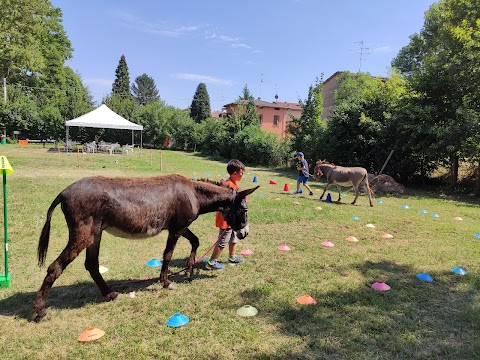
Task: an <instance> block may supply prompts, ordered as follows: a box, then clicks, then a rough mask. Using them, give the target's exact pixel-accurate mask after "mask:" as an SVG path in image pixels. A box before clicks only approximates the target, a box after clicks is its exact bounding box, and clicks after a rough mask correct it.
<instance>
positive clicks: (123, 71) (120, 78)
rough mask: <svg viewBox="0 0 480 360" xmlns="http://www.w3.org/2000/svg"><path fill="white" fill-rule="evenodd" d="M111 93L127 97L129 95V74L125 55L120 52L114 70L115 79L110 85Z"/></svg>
mask: <svg viewBox="0 0 480 360" xmlns="http://www.w3.org/2000/svg"><path fill="white" fill-rule="evenodd" d="M112 95H117V96H119V97H121V98H125V99H128V98H130V97H131V95H130V74H129V72H128V66H127V61H126V60H125V55H123V54H122V56H121V57H120V61H119V62H118V66H117V69H116V70H115V80H114V82H113V85H112Z"/></svg>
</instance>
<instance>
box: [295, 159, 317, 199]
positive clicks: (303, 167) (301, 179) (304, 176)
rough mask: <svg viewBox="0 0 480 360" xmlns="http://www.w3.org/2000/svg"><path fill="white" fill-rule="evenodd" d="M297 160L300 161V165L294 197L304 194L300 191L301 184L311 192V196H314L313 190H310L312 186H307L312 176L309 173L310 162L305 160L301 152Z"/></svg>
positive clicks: (298, 164)
mask: <svg viewBox="0 0 480 360" xmlns="http://www.w3.org/2000/svg"><path fill="white" fill-rule="evenodd" d="M297 159H298V163H297V170H298V179H297V190H295V191H294V192H293V195H296V194H301V193H302V191H301V190H300V184H303V186H305V187H306V188H307V189H308V191H309V192H310V194H309V195H313V191H312V189H310V186H308V184H307V183H308V177H309V176H310V175H309V173H308V162H307V160H305V158H304V156H303V152H301V151H299V152H298V153H297Z"/></svg>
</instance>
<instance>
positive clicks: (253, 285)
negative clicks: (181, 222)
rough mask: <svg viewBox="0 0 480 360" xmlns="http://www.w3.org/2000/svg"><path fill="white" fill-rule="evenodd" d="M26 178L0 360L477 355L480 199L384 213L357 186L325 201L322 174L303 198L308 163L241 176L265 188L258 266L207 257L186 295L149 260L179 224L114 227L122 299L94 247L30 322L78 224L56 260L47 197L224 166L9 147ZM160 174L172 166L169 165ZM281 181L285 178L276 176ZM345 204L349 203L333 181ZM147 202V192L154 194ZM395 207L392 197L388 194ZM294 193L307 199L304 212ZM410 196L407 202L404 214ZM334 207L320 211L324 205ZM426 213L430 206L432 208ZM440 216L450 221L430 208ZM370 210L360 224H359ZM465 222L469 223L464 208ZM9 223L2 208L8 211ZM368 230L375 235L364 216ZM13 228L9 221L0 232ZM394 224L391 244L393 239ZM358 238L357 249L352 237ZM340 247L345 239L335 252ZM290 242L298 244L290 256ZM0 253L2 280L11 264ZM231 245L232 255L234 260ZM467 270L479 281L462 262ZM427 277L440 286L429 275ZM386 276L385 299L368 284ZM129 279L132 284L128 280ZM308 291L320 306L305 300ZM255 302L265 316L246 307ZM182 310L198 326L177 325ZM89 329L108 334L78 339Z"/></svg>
mask: <svg viewBox="0 0 480 360" xmlns="http://www.w3.org/2000/svg"><path fill="white" fill-rule="evenodd" d="M0 155H4V156H7V158H8V160H9V161H10V164H11V165H12V167H13V169H14V170H15V172H14V173H13V174H11V175H8V177H7V182H8V210H9V240H10V244H9V250H10V257H9V264H10V273H11V278H12V285H11V287H10V288H6V289H0V358H1V359H26V358H33V359H75V358H76V359H114V358H115V359H149V358H156V359H211V358H218V359H323V358H326V359H352V358H355V359H392V358H401V359H411V358H415V359H478V358H479V357H480V340H479V339H480V336H479V334H480V296H479V294H480V293H479V290H480V281H479V277H478V274H479V271H480V265H479V264H480V246H479V245H480V239H478V238H476V237H475V234H477V233H480V222H479V220H480V207H479V205H478V203H477V204H476V203H474V202H471V201H469V199H464V200H463V201H462V200H457V199H446V198H442V197H434V196H431V195H425V194H424V193H421V192H420V191H418V190H417V191H413V190H410V193H412V194H416V195H410V196H404V197H394V196H388V197H378V196H375V197H374V207H373V208H370V207H369V206H368V199H367V197H366V196H365V195H361V196H360V197H359V199H358V201H357V205H356V206H352V205H350V202H351V201H352V200H353V193H352V192H350V191H349V190H348V189H344V192H345V194H346V196H345V197H344V199H343V200H342V202H341V203H336V202H334V203H331V204H330V203H325V202H323V201H319V200H318V197H319V194H321V192H320V190H321V189H323V186H324V183H322V182H313V181H312V182H311V183H310V185H311V187H312V189H314V192H315V196H313V197H312V196H308V195H300V196H293V195H290V194H286V193H285V192H284V191H283V188H284V184H286V183H288V184H289V188H290V193H291V192H292V191H293V190H294V188H295V179H296V171H294V170H284V169H280V170H276V169H263V168H262V169H260V168H250V167H248V168H247V170H246V173H245V176H244V178H243V180H242V182H241V183H240V185H241V187H242V189H246V188H250V187H253V186H254V185H256V184H254V183H253V182H252V180H253V177H254V176H255V177H256V178H257V180H258V184H259V185H261V187H260V189H258V190H257V191H256V192H255V193H253V194H252V195H250V196H249V199H248V204H249V219H250V232H251V233H250V236H249V237H248V238H246V239H245V240H243V241H241V242H240V243H239V250H242V249H247V248H248V249H251V250H253V252H254V253H253V254H252V255H248V256H245V263H243V264H241V265H236V266H229V265H228V264H225V265H226V267H225V270H223V271H220V272H212V271H207V270H204V269H203V268H202V264H201V263H200V264H198V265H197V266H196V271H195V278H194V281H193V282H191V283H186V282H184V277H183V276H181V275H179V276H175V277H174V281H175V282H177V283H178V288H177V290H174V291H168V290H164V289H162V288H161V286H160V285H159V284H158V283H156V282H149V281H144V282H137V283H125V282H126V281H128V280H132V279H148V278H152V277H157V276H158V275H159V269H156V268H150V267H147V266H145V263H146V262H147V261H148V260H150V259H151V258H153V257H156V258H159V259H161V257H162V253H163V249H164V247H165V242H166V237H167V233H166V232H163V233H162V234H160V236H157V237H155V238H151V239H147V240H126V239H120V238H115V237H113V236H111V235H109V234H107V233H104V236H103V241H102V246H101V251H100V264H101V265H103V266H106V267H107V268H108V269H109V271H108V272H106V273H105V274H104V275H103V276H104V278H105V279H106V281H107V282H109V283H119V284H117V285H115V286H112V287H113V288H114V289H115V290H117V291H120V292H122V293H124V294H128V293H131V292H135V297H134V298H130V297H128V296H123V298H121V299H119V300H116V301H113V302H107V301H105V300H104V299H103V298H102V296H101V294H100V292H99V290H98V288H97V287H96V285H95V284H94V283H93V280H92V279H91V278H90V275H89V274H88V272H87V271H86V270H85V269H84V265H83V262H84V259H85V257H84V254H80V256H79V257H78V258H77V259H76V260H75V261H74V262H73V263H72V264H71V265H70V266H69V267H68V268H67V269H66V270H65V272H64V273H63V274H62V276H61V277H60V278H59V279H58V280H57V281H56V282H55V284H54V286H53V289H52V292H51V294H50V297H49V299H48V306H49V307H48V309H47V311H48V315H49V316H50V318H51V319H50V320H49V321H44V322H41V323H39V324H36V323H34V322H32V321H31V316H32V313H33V309H32V304H33V301H34V300H35V296H36V292H37V290H38V289H39V288H40V285H41V283H42V281H43V279H44V277H45V275H46V267H47V266H48V264H50V263H51V262H52V261H53V260H54V259H55V258H56V257H57V256H58V255H59V253H60V251H61V250H62V249H63V248H64V247H65V245H66V241H67V226H66V224H65V220H64V218H63V214H62V212H61V210H60V207H58V208H57V209H56V211H55V212H54V215H53V219H52V230H51V236H50V246H49V250H48V255H47V260H46V264H47V266H44V267H42V268H39V267H38V266H37V259H36V249H37V243H38V238H39V235H40V231H41V228H42V226H43V223H44V221H45V216H46V212H47V209H48V207H49V206H50V203H51V202H52V201H53V199H54V198H55V197H56V195H57V194H58V193H59V192H60V191H61V190H63V189H64V188H65V187H66V186H68V185H69V184H71V183H72V182H74V181H76V180H78V179H80V178H82V177H85V176H91V175H102V176H111V177H136V176H154V175H159V174H171V173H180V174H182V175H184V176H186V177H188V178H205V177H208V178H211V179H214V180H220V179H221V178H222V177H226V176H228V175H227V173H226V163H224V162H217V161H212V160H208V159H205V158H203V157H201V156H198V155H197V154H191V153H183V152H173V151H162V152H160V151H158V150H143V152H142V153H141V154H140V152H139V151H135V153H133V154H131V155H117V154H116V155H108V154H88V155H87V154H85V155H83V154H77V153H73V154H65V153H58V152H55V151H54V150H53V149H48V148H47V149H44V148H42V147H41V146H34V145H29V146H27V147H20V146H16V145H1V146H0ZM160 167H161V169H160ZM270 179H275V180H276V182H277V185H271V184H269V181H270ZM331 194H332V198H333V199H334V200H335V199H336V194H335V191H334V190H333V189H332V192H331ZM146 196H148V194H146ZM377 200H382V201H383V203H381V204H380V203H378V202H377ZM295 201H297V202H298V203H299V204H298V205H295V204H294V202H295ZM402 205H408V206H409V209H404V208H402ZM318 207H321V209H318ZM422 209H425V210H427V213H425V214H422V213H420V212H419V210H422ZM434 213H436V214H438V215H439V217H438V218H434V217H432V214H434ZM353 216H358V217H359V219H360V220H357V221H354V220H352V217H353ZM457 216H459V217H462V218H463V221H456V220H454V219H453V218H454V217H457ZM214 219H215V215H214V214H206V215H202V216H201V217H200V218H199V219H197V220H196V221H195V222H194V223H193V224H192V226H191V227H190V229H191V230H192V231H193V232H194V233H195V234H196V235H197V236H198V237H199V238H200V248H199V251H198V256H200V255H202V254H204V252H205V251H206V250H207V249H208V248H209V247H210V245H211V244H212V243H213V242H214V241H215V238H216V236H217V230H216V229H215V228H214V223H215V220H214ZM1 221H2V225H3V217H2V219H1ZM368 223H371V224H373V225H375V228H368V227H366V226H365V225H366V224H368ZM2 229H3V226H2ZM384 233H390V234H392V235H393V238H391V239H384V238H382V235H383V234H384ZM352 235H353V236H355V237H357V238H358V239H359V241H358V242H356V243H352V242H349V241H346V240H345V239H346V238H347V237H348V236H352ZM326 240H330V241H332V242H333V243H334V244H335V247H324V246H322V242H324V241H326ZM281 244H287V245H288V246H290V248H291V249H292V250H291V251H288V252H282V251H279V250H278V249H277V247H278V246H279V245H281ZM189 251H190V247H189V242H188V241H187V240H185V239H183V238H182V239H181V240H180V241H179V243H178V245H177V248H176V250H175V252H174V257H173V261H172V266H171V270H172V271H176V270H180V269H182V268H183V266H184V264H185V261H186V259H187V257H188V255H189ZM3 259H4V258H3V253H1V254H0V274H1V273H2V272H3ZM226 259H227V254H226V253H223V254H222V257H221V260H222V261H223V262H226ZM454 267H462V268H463V269H465V270H466V271H468V275H466V276H459V275H455V274H453V273H452V272H451V271H450V270H451V269H452V268H454ZM423 272H426V273H428V274H430V275H431V276H432V277H433V279H434V282H433V283H427V282H422V281H420V280H419V279H417V278H416V276H415V275H416V274H418V273H423ZM376 281H382V282H385V283H387V284H389V285H390V286H391V290H390V291H387V292H379V291H375V290H373V289H372V288H371V284H373V283H374V282H376ZM122 282H123V283H122ZM305 294H309V295H311V296H312V297H313V298H314V299H315V300H316V301H317V304H316V305H301V304H299V303H297V301H296V299H297V298H298V297H300V296H302V295H305ZM246 304H249V305H251V306H254V307H256V308H257V309H258V311H259V312H258V315H256V316H255V317H241V316H238V315H237V313H236V310H237V309H238V308H240V307H242V306H243V305H246ZM175 313H182V314H184V315H186V316H188V317H189V318H190V322H189V323H188V324H187V325H185V326H183V327H179V328H170V327H168V326H166V325H165V322H166V321H167V320H168V319H169V318H170V317H171V316H172V315H173V314H175ZM89 327H97V328H100V329H102V330H104V331H105V336H104V337H102V338H101V339H99V340H97V341H94V342H89V343H79V342H78V341H77V338H78V336H79V335H80V334H81V333H82V332H83V331H84V330H86V329H87V328H89Z"/></svg>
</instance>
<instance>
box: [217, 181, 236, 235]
mask: <svg viewBox="0 0 480 360" xmlns="http://www.w3.org/2000/svg"><path fill="white" fill-rule="evenodd" d="M225 182H226V183H227V184H228V186H230V187H231V188H232V189H233V190H238V189H239V186H238V185H237V184H235V183H234V182H233V181H232V180H230V179H227V180H225ZM215 226H216V227H217V228H220V229H227V228H229V227H230V226H228V223H227V222H226V221H225V220H224V219H223V216H222V213H221V212H220V211H217V214H216V218H215Z"/></svg>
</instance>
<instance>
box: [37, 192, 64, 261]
mask: <svg viewBox="0 0 480 360" xmlns="http://www.w3.org/2000/svg"><path fill="white" fill-rule="evenodd" d="M61 195H62V194H61V193H60V194H58V196H57V197H56V198H55V200H53V202H52V204H51V205H50V207H49V208H48V211H47V220H46V221H45V225H43V229H42V233H41V234H40V240H39V241H38V249H37V254H38V266H42V265H43V263H44V262H45V257H46V256H47V250H48V242H49V240H50V221H51V220H52V213H53V210H55V208H56V207H57V205H58V204H60V202H61Z"/></svg>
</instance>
